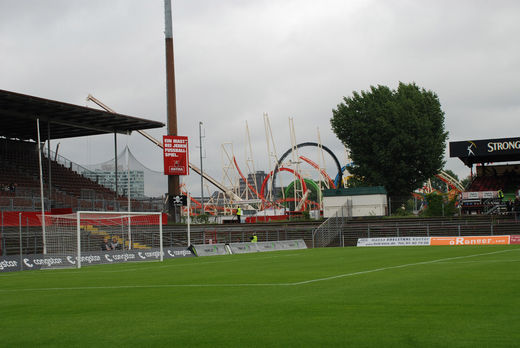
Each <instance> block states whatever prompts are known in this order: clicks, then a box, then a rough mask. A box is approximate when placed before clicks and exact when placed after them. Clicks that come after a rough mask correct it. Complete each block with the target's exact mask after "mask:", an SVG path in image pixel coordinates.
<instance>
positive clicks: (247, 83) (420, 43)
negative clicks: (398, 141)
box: [0, 0, 520, 194]
mask: <svg viewBox="0 0 520 348" xmlns="http://www.w3.org/2000/svg"><path fill="white" fill-rule="evenodd" d="M172 2H173V21H174V45H175V69H176V85H177V106H178V131H179V135H187V136H188V137H189V139H190V156H191V162H192V163H194V164H196V165H197V166H199V165H200V160H199V148H198V143H199V122H203V124H204V127H203V128H204V130H203V133H204V135H205V137H204V139H203V148H205V159H204V168H205V170H206V171H207V172H208V173H209V174H210V175H212V176H213V177H215V178H217V179H219V180H220V179H222V176H223V169H222V168H223V166H225V164H226V163H224V164H223V162H222V159H221V145H222V144H223V143H232V144H233V149H234V153H235V155H236V157H237V159H238V162H239V163H240V165H241V166H242V167H244V168H245V167H246V152H245V150H246V149H247V148H248V145H247V144H246V142H245V141H246V137H245V135H246V131H245V130H246V121H247V123H248V126H249V130H250V135H251V142H252V148H253V152H254V154H253V156H254V157H253V160H254V161H255V169H257V170H262V169H263V170H266V171H267V170H268V164H267V163H268V162H267V161H268V155H267V145H266V134H265V130H264V120H263V113H264V112H267V113H268V114H269V117H270V122H271V126H272V130H273V136H274V138H275V142H276V150H277V153H278V155H279V156H280V155H281V154H282V153H283V152H285V151H286V150H287V149H289V148H290V146H291V140H290V139H291V138H290V130H289V121H288V118H289V117H292V118H293V119H294V129H295V135H296V142H298V143H300V142H306V141H312V142H317V141H318V135H317V129H319V132H320V135H321V141H322V143H323V144H324V145H325V146H327V147H329V148H330V149H331V150H333V151H334V152H335V154H336V156H337V157H338V158H340V161H344V153H343V147H342V145H341V143H340V141H339V140H338V139H337V138H336V136H335V135H334V134H333V133H332V131H331V127H330V118H331V116H332V111H331V110H332V109H333V108H335V107H336V105H337V104H338V103H340V102H341V101H342V97H343V96H350V95H351V94H352V91H360V90H366V89H368V88H370V86H371V85H378V84H381V85H386V86H389V87H391V88H396V87H397V85H398V83H399V81H402V82H405V83H410V82H415V83H416V84H417V85H419V86H420V87H423V88H425V89H428V90H432V91H434V92H435V93H437V95H438V96H439V99H440V102H441V104H442V108H443V111H444V112H445V114H446V130H447V131H448V132H449V141H457V140H468V139H485V138H500V137H516V136H519V134H518V129H520V117H519V116H520V96H519V95H520V66H519V65H520V44H519V40H518V34H519V33H520V20H519V18H520V2H518V1H513V0H511V1H501V0H496V1H478V0H473V1H444V0H440V1H423V0H409V1H404V0H401V1H399V0H395V1H392V0H373V1H368V0H367V1H355V0H350V1H345V0H323V1H307V0H264V1H260V0H254V1H253V0H242V1H241V0H218V1H216V0H213V1H211V0H177V1H175V0H173V1H172ZM165 86H166V83H165V49H164V3H163V1H162V0H149V1H129V0H119V1H115V0H110V1H107V0H103V1H97V0H89V1H76V0H46V1H36V0H34V1H19V0H0V89H5V90H9V91H14V92H19V93H24V94H29V95H34V96H38V97H43V98H49V99H54V100H59V101H64V102H68V103H73V104H78V105H88V106H90V107H95V105H93V104H92V103H88V104H86V101H85V98H86V96H87V95H88V94H89V93H91V94H92V95H94V96H95V97H97V98H99V99H100V100H102V101H103V102H104V103H105V104H107V105H109V106H110V107H112V108H113V109H115V110H116V111H117V112H119V113H123V114H127V115H132V116H137V117H142V118H146V119H152V120H157V121H161V122H164V123H166V90H165ZM150 133H152V134H153V135H154V136H155V137H157V138H161V137H162V135H164V134H166V129H165V128H164V129H157V130H152V131H150ZM56 143H57V142H55V143H54V145H53V148H54V146H55V145H56ZM60 143H61V144H60V154H61V155H63V156H65V157H67V158H69V159H71V160H73V161H75V162H77V163H80V164H92V163H98V162H103V161H106V160H108V159H110V158H111V157H113V136H111V135H108V136H95V137H90V138H76V139H71V140H61V141H60ZM127 144H128V145H129V146H130V148H131V150H132V152H133V153H134V154H135V156H136V157H137V159H139V160H140V161H141V162H143V163H144V164H145V165H146V166H148V167H150V168H152V169H154V170H159V171H162V153H161V151H160V149H159V148H157V147H156V146H155V145H153V144H151V143H150V142H148V141H147V140H145V139H144V138H142V137H141V136H140V135H139V134H137V133H135V134H132V135H131V136H129V137H126V136H119V144H118V146H119V147H120V148H123V147H124V146H125V145H127ZM403 150H406V149H403ZM448 155H449V154H448V151H447V150H446V157H447V156H448ZM326 161H327V171H328V172H329V173H330V174H331V176H333V175H334V174H333V173H334V168H333V166H332V161H331V160H330V159H328V158H327V157H326ZM446 168H448V169H452V170H453V171H455V172H456V173H457V174H458V175H459V176H461V177H463V176H466V175H468V174H469V169H468V168H466V167H464V166H463V165H462V162H460V161H459V160H458V159H447V165H446ZM244 171H246V172H247V170H244ZM185 180H186V182H187V183H188V184H189V185H190V186H191V187H192V191H193V192H194V194H198V193H199V191H200V189H199V186H198V185H200V182H199V178H198V177H197V175H196V174H195V173H194V172H193V173H192V174H191V175H190V177H189V178H186V179H185Z"/></svg>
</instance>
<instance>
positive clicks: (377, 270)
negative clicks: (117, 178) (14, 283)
mask: <svg viewBox="0 0 520 348" xmlns="http://www.w3.org/2000/svg"><path fill="white" fill-rule="evenodd" d="M519 250H520V249H506V250H500V251H493V252H489V253H479V254H472V255H464V256H454V257H448V258H442V259H437V260H430V261H421V262H414V263H407V264H402V265H396V266H388V267H380V268H374V269H371V270H365V271H359V272H350V273H344V274H338V275H335V276H330V277H323V278H315V279H309V280H304V281H299V282H292V283H237V284H145V285H114V286H110V285H107V286H77V287H49V288H18V289H0V293H2V292H3V293H6V292H17V291H24V292H25V291H64V290H117V289H154V288H208V287H214V288H224V287H276V286H286V287H290V286H298V285H306V284H312V283H317V282H323V281H329V280H334V279H341V278H346V277H352V276H357V275H363V274H370V273H376V272H382V271H387V270H392V269H400V268H406V267H412V266H419V265H429V264H433V263H444V262H449V261H453V260H461V259H467V258H472V257H479V256H488V255H494V254H503V253H507V252H511V251H519Z"/></svg>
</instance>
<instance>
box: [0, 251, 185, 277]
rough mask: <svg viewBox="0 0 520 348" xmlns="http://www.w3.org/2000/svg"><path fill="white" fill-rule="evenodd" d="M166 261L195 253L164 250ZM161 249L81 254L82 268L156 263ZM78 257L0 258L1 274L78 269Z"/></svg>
mask: <svg viewBox="0 0 520 348" xmlns="http://www.w3.org/2000/svg"><path fill="white" fill-rule="evenodd" d="M163 251H164V254H163V258H164V259H171V258H179V257H193V256H194V255H193V253H192V252H191V251H189V250H188V249H187V248H184V247H169V248H163ZM160 255H161V252H160V250H159V248H155V249H147V250H138V249H137V250H135V249H134V250H114V251H90V252H84V253H82V254H81V266H82V267H84V266H89V265H100V264H109V263H121V262H129V261H156V260H159V259H160ZM77 261H78V258H77V256H76V255H72V254H70V255H66V254H65V255H63V254H61V255H50V254H47V255H43V254H35V255H22V257H20V256H19V255H16V256H15V255H13V256H5V257H0V272H11V271H23V270H39V269H45V268H47V269H48V268H58V267H72V268H73V267H77Z"/></svg>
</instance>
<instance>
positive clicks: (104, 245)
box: [101, 237, 112, 251]
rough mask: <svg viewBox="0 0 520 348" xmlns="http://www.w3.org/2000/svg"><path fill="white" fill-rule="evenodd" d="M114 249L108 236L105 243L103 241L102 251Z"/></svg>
mask: <svg viewBox="0 0 520 348" xmlns="http://www.w3.org/2000/svg"><path fill="white" fill-rule="evenodd" d="M110 250H112V247H111V246H110V243H109V242H108V238H107V237H105V238H103V243H101V251H110Z"/></svg>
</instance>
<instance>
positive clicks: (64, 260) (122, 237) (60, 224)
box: [44, 211, 163, 268]
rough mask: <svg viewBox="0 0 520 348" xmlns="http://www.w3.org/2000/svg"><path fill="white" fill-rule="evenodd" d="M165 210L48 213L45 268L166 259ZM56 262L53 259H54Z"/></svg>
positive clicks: (46, 220) (45, 237)
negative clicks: (163, 231) (163, 219)
mask: <svg viewBox="0 0 520 348" xmlns="http://www.w3.org/2000/svg"><path fill="white" fill-rule="evenodd" d="M162 240H163V239H162V213H150V212H142V213H141V212H99V211H96V212H93V211H78V212H77V213H74V214H60V215H47V214H46V215H45V236H44V251H45V254H46V256H45V257H46V258H50V259H54V261H53V262H50V261H48V262H46V263H47V265H46V266H47V267H45V268H56V267H77V268H81V267H82V266H84V265H91V264H103V263H117V262H127V261H141V260H153V259H155V260H160V261H162V260H163V242H162ZM51 261H52V260H51Z"/></svg>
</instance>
